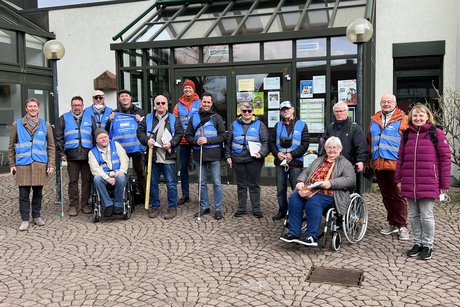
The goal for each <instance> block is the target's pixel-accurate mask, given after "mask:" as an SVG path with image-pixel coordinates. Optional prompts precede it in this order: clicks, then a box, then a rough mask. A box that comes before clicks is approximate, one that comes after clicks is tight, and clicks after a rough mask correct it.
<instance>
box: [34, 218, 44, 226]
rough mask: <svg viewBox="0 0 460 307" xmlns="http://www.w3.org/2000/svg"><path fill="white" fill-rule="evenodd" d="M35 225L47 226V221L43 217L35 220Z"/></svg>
mask: <svg viewBox="0 0 460 307" xmlns="http://www.w3.org/2000/svg"><path fill="white" fill-rule="evenodd" d="M34 224H35V225H37V226H45V221H44V220H43V219H42V218H41V217H36V218H34Z"/></svg>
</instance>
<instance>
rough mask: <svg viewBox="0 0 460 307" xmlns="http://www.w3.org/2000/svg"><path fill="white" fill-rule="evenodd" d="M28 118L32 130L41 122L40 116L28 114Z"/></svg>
mask: <svg viewBox="0 0 460 307" xmlns="http://www.w3.org/2000/svg"><path fill="white" fill-rule="evenodd" d="M26 119H27V124H28V125H29V127H30V130H31V131H34V130H35V128H37V126H38V125H39V124H40V117H38V116H37V117H35V118H33V117H30V116H29V115H26Z"/></svg>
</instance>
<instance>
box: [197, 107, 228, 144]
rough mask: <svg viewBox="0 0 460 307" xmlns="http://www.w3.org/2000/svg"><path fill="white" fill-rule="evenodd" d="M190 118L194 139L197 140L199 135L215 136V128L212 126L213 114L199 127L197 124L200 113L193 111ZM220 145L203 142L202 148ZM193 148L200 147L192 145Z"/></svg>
mask: <svg viewBox="0 0 460 307" xmlns="http://www.w3.org/2000/svg"><path fill="white" fill-rule="evenodd" d="M192 120H193V122H192V123H193V130H195V140H198V139H199V138H200V136H204V137H205V138H210V137H214V136H217V129H216V127H215V126H214V120H213V116H211V118H210V119H209V120H208V121H207V122H206V123H204V124H203V125H202V126H201V127H198V124H199V123H200V122H201V120H200V114H198V113H195V114H194V115H193V118H192ZM197 127H198V129H197ZM201 128H203V135H201V130H202V129H201ZM220 146H221V145H220V144H214V145H209V144H205V145H203V148H218V147H220ZM193 148H194V149H197V150H198V149H200V146H198V145H195V146H193Z"/></svg>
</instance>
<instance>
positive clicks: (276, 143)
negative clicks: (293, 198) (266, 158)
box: [268, 101, 310, 220]
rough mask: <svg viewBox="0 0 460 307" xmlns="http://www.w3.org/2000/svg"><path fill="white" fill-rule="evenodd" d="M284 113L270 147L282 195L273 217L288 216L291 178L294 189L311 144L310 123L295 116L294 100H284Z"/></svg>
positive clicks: (282, 112) (282, 217) (274, 131)
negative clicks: (288, 190)
mask: <svg viewBox="0 0 460 307" xmlns="http://www.w3.org/2000/svg"><path fill="white" fill-rule="evenodd" d="M280 113H281V118H282V119H281V120H280V121H279V122H277V123H276V125H275V128H274V129H273V131H272V132H271V134H270V140H269V142H268V144H269V146H270V151H271V152H272V154H273V156H274V157H275V169H276V197H277V198H278V213H277V214H276V215H274V216H273V217H272V219H273V220H280V219H284V218H285V217H286V213H287V210H288V202H287V188H288V180H289V186H290V187H291V190H292V191H293V190H294V189H295V185H296V180H297V177H298V176H299V174H300V172H301V171H302V168H303V156H304V154H305V153H306V152H307V150H308V146H309V145H310V135H309V134H308V127H307V124H305V123H304V122H303V121H301V120H300V119H297V118H295V117H294V107H293V106H292V104H291V102H290V101H283V102H282V103H281V104H280Z"/></svg>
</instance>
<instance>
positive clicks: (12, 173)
mask: <svg viewBox="0 0 460 307" xmlns="http://www.w3.org/2000/svg"><path fill="white" fill-rule="evenodd" d="M10 174H11V175H13V176H14V175H16V166H12V167H11V168H10Z"/></svg>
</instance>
